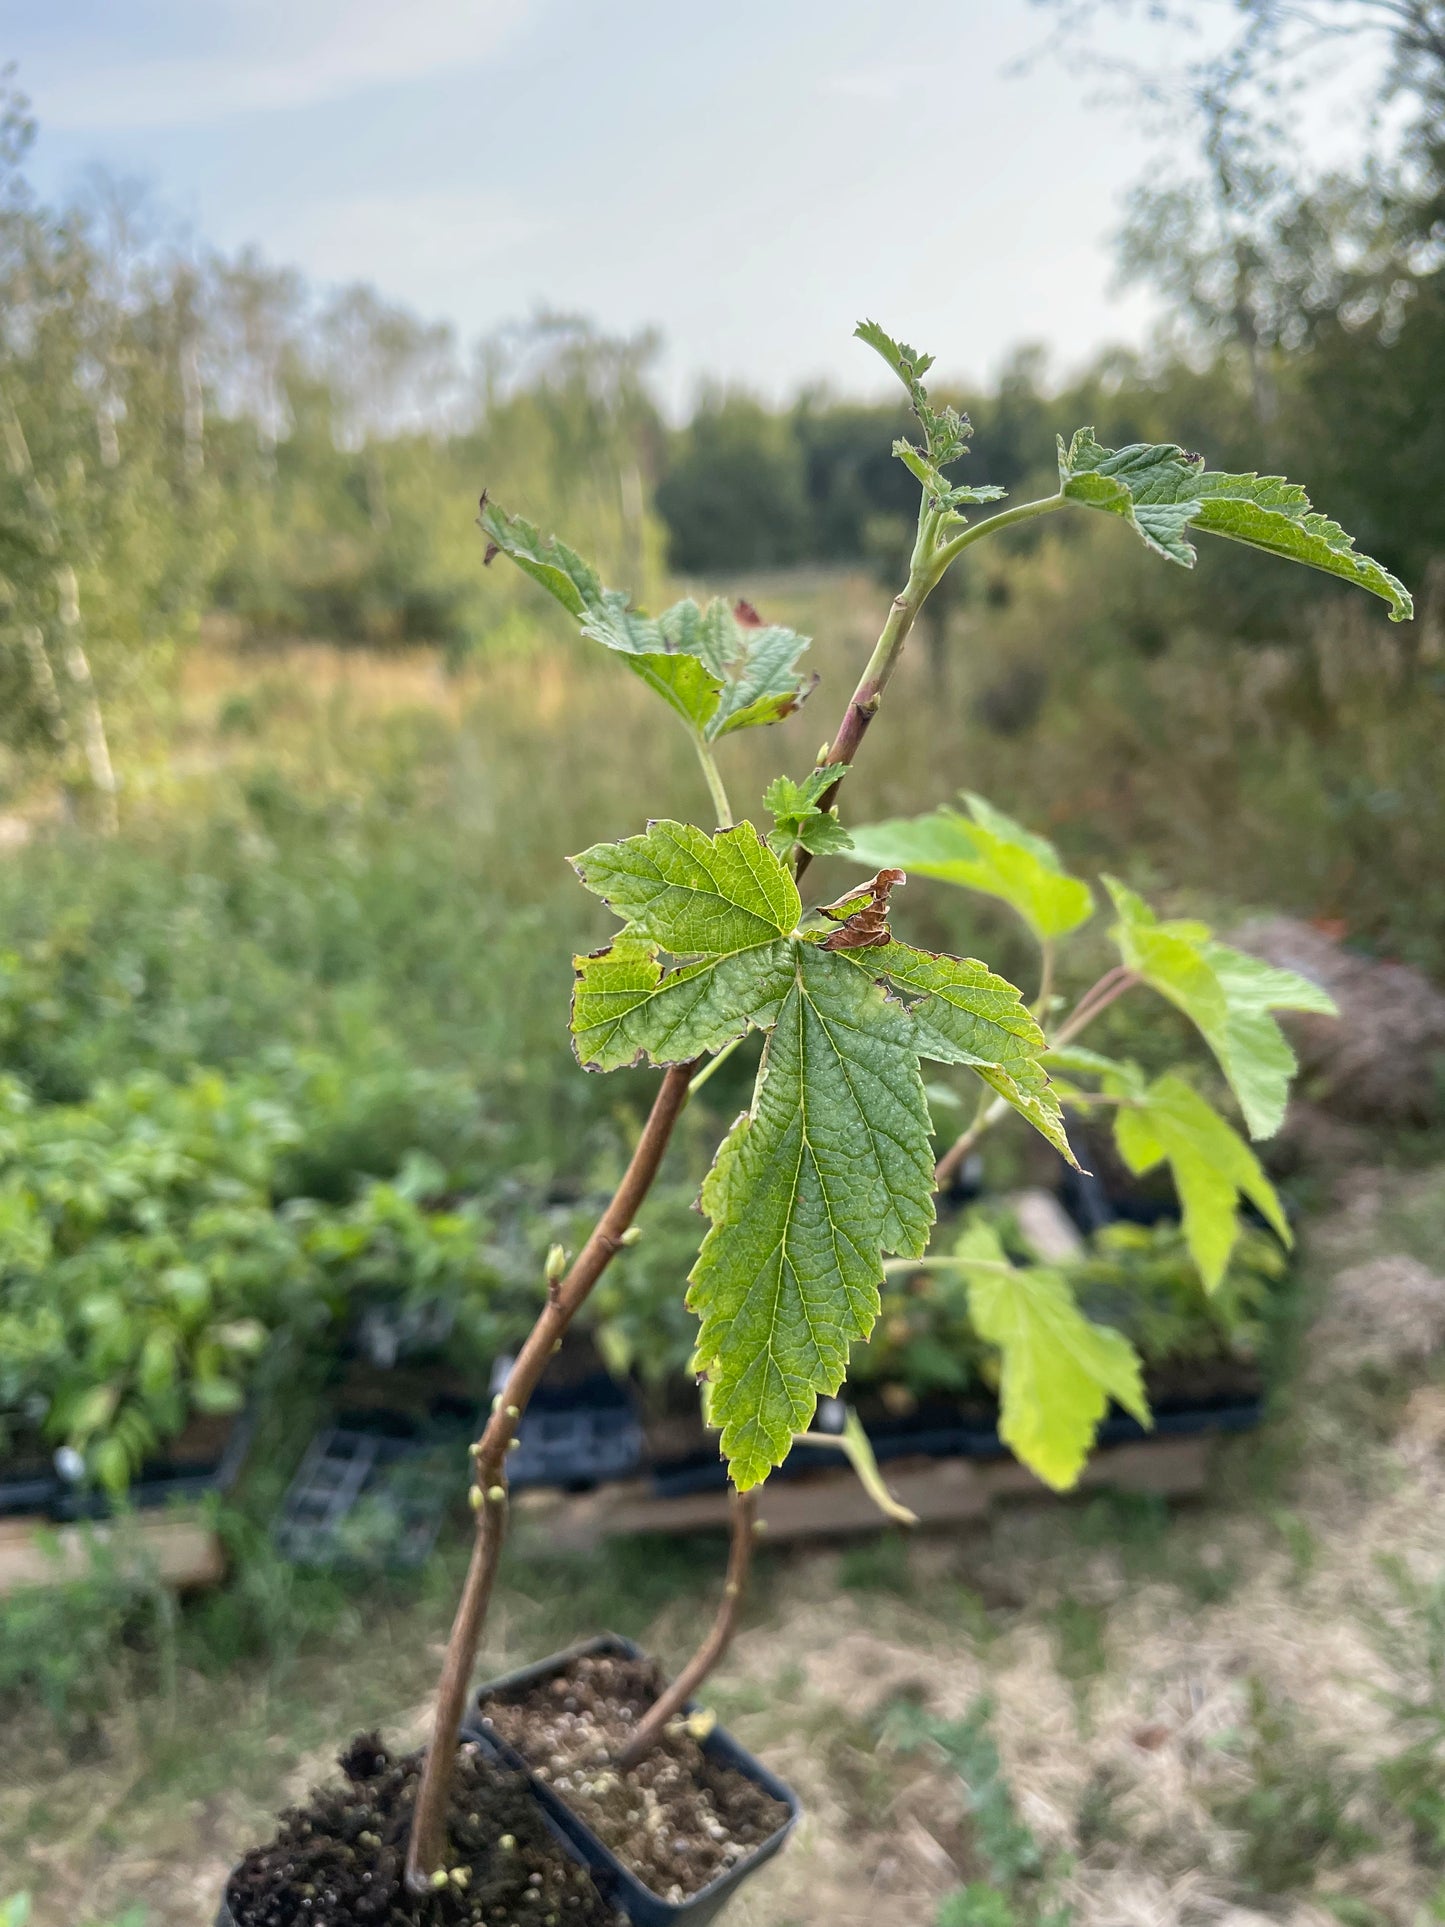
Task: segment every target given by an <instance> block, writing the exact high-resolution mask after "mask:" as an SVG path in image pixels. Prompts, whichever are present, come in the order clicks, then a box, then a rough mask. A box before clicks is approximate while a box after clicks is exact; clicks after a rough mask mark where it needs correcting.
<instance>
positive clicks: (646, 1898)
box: [462, 1633, 802, 1927]
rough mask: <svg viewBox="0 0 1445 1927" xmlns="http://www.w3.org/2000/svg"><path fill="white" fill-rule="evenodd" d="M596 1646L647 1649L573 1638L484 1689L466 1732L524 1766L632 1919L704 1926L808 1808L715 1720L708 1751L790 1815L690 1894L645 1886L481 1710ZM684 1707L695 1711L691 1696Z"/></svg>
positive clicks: (639, 1923)
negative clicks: (670, 1896)
mask: <svg viewBox="0 0 1445 1927" xmlns="http://www.w3.org/2000/svg"><path fill="white" fill-rule="evenodd" d="M592 1653H618V1654H621V1655H622V1656H623V1657H625V1658H627V1659H641V1658H642V1656H643V1654H642V1648H641V1647H640V1646H638V1645H636V1644H635V1643H634V1642H633V1641H632V1640H630V1639H623V1638H621V1637H620V1636H619V1635H618V1634H617V1633H600V1634H599V1635H598V1636H597V1637H596V1638H595V1639H584V1640H582V1641H580V1642H579V1643H578V1644H577V1645H575V1646H569V1647H568V1648H567V1649H566V1650H565V1652H560V1653H553V1655H552V1656H551V1658H550V1659H543V1660H539V1661H538V1662H537V1663H536V1665H535V1666H523V1667H521V1668H520V1669H519V1670H518V1671H517V1672H515V1673H507V1674H505V1675H504V1676H503V1677H502V1678H501V1679H494V1680H491V1681H489V1682H488V1683H487V1685H485V1686H483V1687H482V1689H481V1691H480V1692H479V1693H478V1694H477V1699H476V1701H474V1702H473V1705H472V1710H471V1712H470V1713H469V1715H468V1717H467V1720H466V1722H465V1724H464V1726H463V1728H462V1732H463V1736H464V1738H466V1739H471V1740H476V1741H477V1742H478V1743H479V1744H480V1745H482V1746H485V1747H487V1748H488V1749H489V1750H490V1751H491V1753H492V1754H493V1755H494V1757H495V1758H497V1759H499V1760H500V1761H502V1762H503V1764H504V1765H506V1766H514V1767H520V1768H521V1769H522V1771H523V1772H524V1773H526V1774H527V1777H528V1778H529V1779H530V1780H531V1782H532V1787H533V1790H534V1791H535V1793H536V1795H537V1798H538V1800H539V1801H540V1802H541V1806H542V1811H543V1812H544V1813H545V1814H546V1815H547V1816H548V1817H549V1818H550V1819H551V1820H552V1821H553V1822H554V1823H555V1824H556V1826H558V1827H560V1828H561V1830H562V1832H563V1833H564V1834H565V1836H566V1838H567V1840H568V1842H569V1844H570V1845H571V1847H572V1849H573V1851H574V1852H575V1853H577V1854H579V1855H580V1856H581V1858H582V1860H583V1861H584V1863H585V1864H586V1866H587V1869H588V1871H589V1872H590V1873H591V1875H592V1878H593V1881H594V1882H595V1883H596V1885H597V1887H598V1889H599V1890H600V1891H601V1893H602V1894H603V1896H604V1898H606V1899H608V1900H610V1901H612V1903H613V1904H614V1905H615V1906H617V1907H620V1908H621V1909H622V1911H623V1912H624V1913H625V1914H626V1915H627V1918H628V1919H629V1920H630V1921H632V1922H633V1927H669V1923H670V1922H673V1921H685V1922H687V1924H688V1927H703V1923H704V1922H705V1921H709V1920H711V1919H713V1917H714V1916H715V1915H716V1914H718V1913H719V1912H720V1911H721V1909H722V1908H723V1906H724V1905H725V1903H726V1902H727V1901H728V1900H729V1899H730V1898H731V1897H732V1895H733V1894H734V1893H735V1892H736V1891H737V1889H738V1888H739V1887H740V1886H741V1885H742V1883H743V1882H744V1881H745V1880H747V1879H749V1878H750V1877H751V1876H752V1875H753V1874H755V1873H756V1872H757V1870H758V1868H759V1867H761V1866H762V1864H763V1862H764V1861H765V1860H771V1859H772V1857H773V1855H774V1854H775V1853H776V1852H777V1851H778V1849H779V1848H780V1847H781V1846H782V1844H783V1842H784V1841H785V1840H786V1839H787V1837H788V1835H789V1834H790V1833H791V1832H792V1830H793V1828H794V1827H795V1826H796V1825H797V1821H798V1815H799V1813H800V1812H801V1811H802V1809H801V1807H800V1805H799V1802H798V1796H797V1794H796V1793H794V1792H793V1790H792V1788H791V1787H789V1786H786V1785H785V1784H784V1783H783V1781H781V1780H780V1779H778V1778H777V1776H776V1775H775V1774H772V1773H769V1771H768V1769H767V1768H766V1767H765V1766H764V1765H763V1764H762V1762H761V1761H760V1760H755V1759H754V1758H753V1756H752V1754H751V1753H749V1752H748V1751H747V1750H746V1749H745V1748H744V1747H741V1746H739V1745H738V1743H737V1741H736V1740H735V1739H734V1738H733V1737H732V1735H731V1734H730V1733H728V1732H726V1731H725V1730H724V1729H723V1728H722V1727H721V1726H715V1727H714V1728H713V1730H712V1732H711V1733H709V1735H708V1736H707V1738H706V1739H705V1740H704V1741H703V1742H702V1750H703V1752H704V1753H706V1754H708V1755H709V1757H710V1758H712V1759H715V1760H720V1761H723V1762H725V1763H726V1764H727V1765H728V1766H731V1767H735V1768H736V1769H737V1771H738V1772H739V1773H743V1774H745V1775H746V1776H747V1778H748V1779H750V1780H752V1781H754V1782H756V1784H757V1785H758V1786H760V1787H762V1788H763V1789H764V1790H765V1791H766V1792H768V1793H771V1794H772V1796H773V1798H774V1799H775V1800H778V1801H780V1802H781V1803H782V1805H783V1806H785V1807H786V1808H787V1810H788V1817H787V1819H786V1820H785V1821H784V1822H783V1824H782V1826H780V1827H779V1828H778V1830H777V1832H776V1833H775V1834H773V1835H772V1837H771V1838H770V1839H768V1840H765V1841H764V1842H763V1844H762V1845H761V1846H760V1847H756V1848H754V1850H753V1851H752V1853H750V1854H749V1855H748V1857H747V1858H746V1859H745V1860H740V1861H739V1862H738V1863H737V1865H736V1866H735V1867H729V1868H728V1870H727V1872H726V1873H724V1874H719V1876H718V1878H717V1879H716V1880H714V1881H712V1882H711V1883H710V1884H709V1885H708V1886H706V1887H704V1888H702V1889H701V1890H700V1891H699V1892H698V1893H695V1894H693V1895H692V1896H691V1897H690V1898H689V1899H687V1900H678V1901H671V1900H663V1899H662V1898H661V1896H660V1895H658V1894H655V1893H653V1891H652V1890H651V1888H650V1887H644V1886H643V1884H642V1882H641V1881H640V1880H639V1879H638V1878H637V1876H636V1874H634V1873H631V1872H629V1870H628V1869H627V1868H626V1867H624V1866H623V1864H622V1862H621V1861H620V1860H619V1859H618V1858H617V1855H616V1854H615V1853H614V1852H613V1851H612V1849H611V1848H610V1847H608V1846H606V1845H604V1844H603V1842H602V1841H601V1840H599V1839H598V1837H597V1835H596V1834H595V1833H594V1832H593V1831H592V1829H591V1827H589V1826H588V1825H587V1824H586V1822H585V1821H583V1820H581V1819H579V1818H578V1816H577V1815H576V1814H575V1813H574V1812H573V1811H572V1809H571V1808H570V1807H569V1806H568V1805H567V1803H566V1801H565V1800H564V1799H562V1797H561V1795H560V1794H558V1793H555V1792H554V1791H553V1790H552V1788H551V1787H550V1786H548V1785H547V1783H546V1781H545V1780H542V1779H540V1778H539V1777H538V1776H537V1775H536V1774H535V1773H533V1772H532V1771H531V1770H530V1768H529V1767H528V1766H527V1763H526V1761H525V1760H524V1759H523V1758H522V1757H521V1755H520V1754H519V1753H518V1752H517V1751H516V1750H515V1748H513V1747H511V1746H509V1745H508V1744H507V1742H506V1741H505V1740H504V1739H502V1738H501V1736H500V1735H499V1734H498V1733H497V1732H495V1731H494V1730H493V1728H492V1727H491V1726H489V1725H488V1723H487V1721H486V1720H485V1719H484V1718H483V1717H482V1714H481V1709H480V1702H481V1701H482V1700H485V1699H487V1698H488V1697H490V1696H491V1695H492V1694H495V1693H505V1692H509V1691H512V1690H514V1689H515V1688H518V1687H525V1686H531V1685H533V1684H534V1683H535V1682H536V1681H537V1680H540V1679H550V1678H552V1676H553V1675H554V1674H556V1673H560V1672H562V1671H563V1670H564V1669H565V1668H566V1667H568V1666H570V1665H571V1664H572V1662H573V1660H575V1659H583V1658H586V1657H587V1656H588V1655H590V1654H592ZM684 1711H686V1712H691V1711H693V1704H692V1702H691V1701H689V1702H688V1704H687V1706H686V1707H685V1708H684Z"/></svg>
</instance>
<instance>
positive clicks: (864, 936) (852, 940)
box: [819, 870, 908, 950]
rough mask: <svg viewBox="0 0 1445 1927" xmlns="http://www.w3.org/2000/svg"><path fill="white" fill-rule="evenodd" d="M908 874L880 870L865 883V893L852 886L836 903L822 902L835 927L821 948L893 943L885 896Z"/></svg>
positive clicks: (865, 947)
mask: <svg viewBox="0 0 1445 1927" xmlns="http://www.w3.org/2000/svg"><path fill="white" fill-rule="evenodd" d="M907 881H908V878H907V877H906V876H905V875H904V874H903V872H902V870H880V871H879V872H878V874H877V876H876V877H874V879H873V881H872V882H871V883H870V884H868V885H867V892H866V895H864V894H863V893H861V892H859V891H857V890H854V891H852V892H850V893H849V895H847V896H846V897H839V899H838V901H837V902H836V903H825V904H821V905H820V906H819V908H820V909H821V911H822V913H823V915H824V916H825V917H831V918H832V919H833V920H834V921H835V922H836V923H837V924H838V928H837V929H836V930H835V931H833V933H832V935H831V936H827V937H825V938H824V939H823V943H822V948H823V949H824V950H879V949H881V948H882V947H883V945H884V944H886V943H892V941H893V933H892V931H890V930H889V928H888V898H889V896H890V894H891V893H892V891H894V890H895V889H896V888H897V887H898V885H899V884H901V883H906V882H907Z"/></svg>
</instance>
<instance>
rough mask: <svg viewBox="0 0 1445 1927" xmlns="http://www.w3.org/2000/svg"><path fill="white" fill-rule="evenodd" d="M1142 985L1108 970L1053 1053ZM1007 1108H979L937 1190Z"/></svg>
mask: <svg viewBox="0 0 1445 1927" xmlns="http://www.w3.org/2000/svg"><path fill="white" fill-rule="evenodd" d="M1139 982H1140V979H1139V978H1138V977H1137V976H1136V975H1135V973H1134V972H1133V971H1132V970H1130V969H1129V968H1128V967H1127V965H1125V964H1115V966H1114V968H1113V969H1112V970H1106V971H1105V973H1104V975H1103V976H1102V977H1100V979H1099V981H1098V982H1097V983H1096V984H1092V985H1091V986H1090V987H1089V989H1088V990H1086V991H1085V992H1084V994H1083V996H1082V997H1081V998H1080V999H1079V1001H1078V1003H1077V1004H1075V1006H1074V1009H1073V1012H1072V1014H1071V1015H1070V1016H1069V1017H1068V1018H1067V1019H1066V1021H1065V1022H1064V1024H1063V1025H1062V1026H1061V1027H1060V1029H1059V1032H1058V1034H1057V1036H1054V1037H1051V1038H1049V1040H1048V1044H1049V1048H1050V1050H1058V1049H1060V1048H1061V1047H1062V1046H1063V1045H1065V1044H1071V1043H1072V1042H1073V1041H1074V1039H1075V1038H1076V1037H1077V1036H1078V1035H1079V1032H1080V1031H1081V1030H1083V1029H1084V1028H1085V1026H1086V1025H1088V1024H1092V1023H1093V1021H1094V1019H1095V1018H1096V1017H1097V1016H1098V1015H1099V1014H1100V1012H1101V1011H1105V1010H1107V1009H1108V1008H1109V1006H1110V1004H1112V1003H1113V1001H1114V999H1115V998H1116V997H1122V996H1123V995H1124V993H1125V991H1126V990H1132V989H1133V988H1134V986H1135V984H1137V983H1139ZM1008 1108H1009V1107H1008V1104H1007V1102H1006V1100H1005V1099H1003V1098H1001V1097H996V1098H994V1100H993V1102H992V1103H986V1104H983V1105H981V1106H980V1108H979V1110H978V1112H977V1114H976V1115H975V1117H974V1120H973V1122H972V1124H970V1125H969V1127H968V1129H967V1130H966V1131H965V1132H964V1133H963V1134H962V1136H961V1137H958V1138H955V1139H954V1141H953V1143H952V1144H951V1145H950V1146H949V1147H948V1149H947V1150H946V1151H945V1152H944V1154H943V1156H942V1157H941V1158H940V1159H939V1160H938V1163H937V1164H936V1165H935V1166H934V1171H933V1183H934V1188H935V1189H936V1190H939V1191H941V1190H943V1188H944V1186H945V1185H948V1184H951V1183H952V1182H953V1178H954V1175H955V1173H956V1172H957V1171H958V1169H959V1167H960V1165H962V1163H963V1162H964V1160H965V1159H966V1158H967V1157H968V1155H969V1153H970V1152H971V1151H972V1150H973V1149H974V1147H975V1146H976V1145H977V1143H978V1141H979V1139H980V1138H981V1137H983V1136H984V1135H985V1133H987V1132H989V1131H991V1130H992V1129H993V1127H994V1125H995V1124H997V1123H998V1121H999V1119H1000V1118H1002V1117H1004V1116H1005V1115H1006V1114H1007V1112H1008Z"/></svg>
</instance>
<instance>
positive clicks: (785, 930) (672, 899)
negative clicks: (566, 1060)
mask: <svg viewBox="0 0 1445 1927" xmlns="http://www.w3.org/2000/svg"><path fill="white" fill-rule="evenodd" d="M573 861H574V864H575V867H576V870H577V874H578V875H579V876H580V877H581V879H582V881H583V883H584V884H586V886H587V888H588V889H589V890H591V891H593V892H594V894H596V895H597V896H599V897H601V898H602V900H603V902H604V903H606V904H607V905H608V907H609V908H610V909H612V910H615V911H616V913H617V914H618V916H620V917H622V918H623V919H624V920H625V922H626V926H627V927H626V929H625V930H624V931H623V933H622V935H621V936H620V937H618V938H617V939H616V940H615V941H614V942H613V943H612V944H611V945H609V946H608V947H607V948H606V949H605V950H600V951H597V952H596V953H595V954H594V955H592V956H590V957H578V958H575V959H574V960H573V961H574V965H575V968H576V972H577V979H576V985H575V988H574V990H573V996H572V1037H573V1044H574V1047H575V1049H576V1052H577V1057H578V1061H579V1062H580V1063H581V1064H582V1065H583V1067H584V1068H585V1069H587V1070H617V1069H619V1068H621V1067H623V1066H625V1065H629V1064H637V1063H641V1062H644V1061H645V1062H649V1063H653V1064H685V1063H688V1062H690V1061H691V1060H692V1059H693V1058H694V1057H698V1056H701V1055H702V1053H703V1052H705V1051H712V1050H718V1049H720V1048H721V1046H722V1045H723V1044H725V1043H727V1042H729V1041H730V1040H731V1039H732V1038H734V1037H739V1036H741V1035H742V1034H743V1032H744V1031H745V1030H746V1029H747V1028H748V1026H749V1024H765V1023H768V1022H771V1021H772V1017H773V1015H774V1014H775V1013H776V1009H777V1006H778V1004H779V1002H780V1000H781V998H782V996H783V995H784V993H785V991H786V988H787V983H788V980H789V975H790V969H791V959H790V954H789V949H788V946H787V945H786V944H785V943H784V942H783V941H782V939H783V938H785V937H786V936H787V935H788V934H789V933H790V932H791V931H792V930H794V929H795V928H796V927H797V923H798V919H799V917H800V915H801V914H802V902H801V899H800V898H799V896H798V888H797V885H796V884H795V883H794V882H793V879H792V877H791V876H790V875H789V874H788V872H787V870H786V869H784V867H783V865H782V864H781V863H780V862H779V861H778V859H777V857H775V856H774V855H773V853H772V851H771V850H770V849H768V847H767V845H766V844H764V843H763V842H762V841H761V840H760V838H759V836H758V833H757V831H756V830H755V829H754V828H753V826H752V824H751V823H740V824H738V826H737V827H736V828H735V829H731V830H720V831H719V832H718V833H717V835H716V836H711V837H710V836H708V835H707V834H706V833H705V832H704V831H702V830H700V829H697V828H696V827H695V826H694V825H692V824H690V823H673V822H659V823H650V824H649V825H648V827H647V829H646V831H645V832H644V834H643V835H641V836H633V837H628V838H626V839H625V840H624V841H623V842H621V843H599V844H596V845H594V846H593V848H592V849H590V850H584V851H583V853H582V854H581V856H579V857H576V858H574V860H573ZM660 953H665V954H666V955H667V956H668V957H670V958H672V959H675V960H676V961H675V962H673V963H671V964H670V965H664V963H663V961H662V956H661V954H660Z"/></svg>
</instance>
